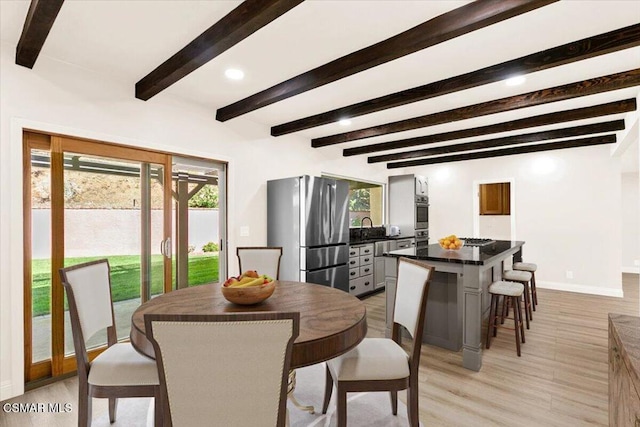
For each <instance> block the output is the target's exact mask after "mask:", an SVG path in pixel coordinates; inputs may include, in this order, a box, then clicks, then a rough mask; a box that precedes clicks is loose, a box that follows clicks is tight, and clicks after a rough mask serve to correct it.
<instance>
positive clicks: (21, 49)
mask: <svg viewBox="0 0 640 427" xmlns="http://www.w3.org/2000/svg"><path fill="white" fill-rule="evenodd" d="M63 3H64V0H31V4H30V5H29V11H28V12H27V17H26V18H25V20H24V26H23V27H22V34H20V40H18V46H17V47H16V64H18V65H22V66H23V67H27V68H33V66H34V65H35V63H36V60H37V59H38V55H40V51H41V50H42V46H44V42H45V41H46V40H47V36H48V35H49V31H51V27H53V23H54V22H55V20H56V17H57V16H58V12H60V8H61V7H62V4H63Z"/></svg>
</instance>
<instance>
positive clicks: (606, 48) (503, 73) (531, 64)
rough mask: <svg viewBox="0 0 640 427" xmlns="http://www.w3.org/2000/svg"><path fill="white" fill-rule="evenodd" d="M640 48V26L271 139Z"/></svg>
mask: <svg viewBox="0 0 640 427" xmlns="http://www.w3.org/2000/svg"><path fill="white" fill-rule="evenodd" d="M638 45H640V24H636V25H631V26H629V27H625V28H621V29H619V30H615V31H611V32H608V33H605V34H600V35H597V36H594V37H589V38H585V39H582V40H578V41H575V42H572V43H567V44H564V45H562V46H558V47H554V48H551V49H547V50H543V51H541V52H536V53H534V54H531V55H527V56H523V57H520V58H517V59H513V60H511V61H507V62H503V63H501V64H497V65H492V66H490V67H486V68H482V69H480V70H476V71H472V72H470V73H466V74H461V75H459V76H455V77H451V78H448V79H444V80H440V81H437V82H433V83H429V84H426V85H423V86H418V87H414V88H411V89H406V90H403V91H400V92H396V93H393V94H389V95H385V96H380V97H378V98H373V99H369V100H367V101H362V102H358V103H356V104H351V105H349V106H346V107H342V108H337V109H335V110H331V111H326V112H324V113H320V114H316V115H313V116H309V117H305V118H302V119H298V120H293V121H291V122H288V123H284V124H281V125H277V126H273V127H272V128H271V135H272V136H281V135H286V134H288V133H292V132H298V131H301V130H304V129H309V128H313V127H316V126H321V125H326V124H329V123H334V122H337V121H338V120H340V119H344V118H353V117H358V116H362V115H364V114H370V113H375V112H378V111H382V110H386V109H389V108H394V107H398V106H401V105H407V104H410V103H413V102H417V101H423V100H425V99H430V98H435V97H438V96H442V95H446V94H448V93H452V92H457V91H461V90H465V89H470V88H473V87H477V86H481V85H485V84H489V83H494V82H498V81H501V80H505V79H507V78H509V77H513V76H516V75H523V74H529V73H534V72H537V71H542V70H546V69H549V68H553V67H557V66H560V65H565V64H569V63H572V62H575V61H582V60H585V59H589V58H593V57H595V56H599V55H605V54H607V53H611V52H616V51H619V50H623V49H628V48H630V47H634V46H638Z"/></svg>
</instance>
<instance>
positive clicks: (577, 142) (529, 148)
mask: <svg viewBox="0 0 640 427" xmlns="http://www.w3.org/2000/svg"><path fill="white" fill-rule="evenodd" d="M615 142H616V136H615V135H614V134H611V135H603V136H591V137H588V138H580V139H571V140H567V141H561V142H550V143H547V144H536V145H525V146H521V147H512V148H505V149H501V150H489V151H480V152H474V153H464V154H455V155H452V156H441V157H430V158H428V159H416V160H405V161H402V162H395V163H387V169H397V168H406V167H410V166H424V165H433V164H438V163H448V162H460V161H463V160H476V159H488V158H492V157H501V156H511V155H514V154H525V153H537V152H540V151H551V150H562V149H565V148H579V147H589V146H593V145H601V144H613V143H615Z"/></svg>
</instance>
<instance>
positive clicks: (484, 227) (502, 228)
mask: <svg viewBox="0 0 640 427" xmlns="http://www.w3.org/2000/svg"><path fill="white" fill-rule="evenodd" d="M478 220H479V226H480V234H479V235H478V236H479V237H488V238H491V239H496V240H511V215H479V218H478Z"/></svg>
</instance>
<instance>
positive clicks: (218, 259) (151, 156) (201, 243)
mask: <svg viewBox="0 0 640 427" xmlns="http://www.w3.org/2000/svg"><path fill="white" fill-rule="evenodd" d="M23 167H24V186H23V193H24V224H25V228H24V242H25V249H24V259H25V265H24V272H25V274H24V279H25V285H24V290H25V292H24V301H25V305H24V313H25V314H24V325H25V376H26V381H27V382H31V381H34V380H37V379H41V378H55V377H57V376H60V375H63V374H65V373H67V372H72V371H74V370H75V369H76V368H75V359H74V357H73V354H74V348H73V337H72V331H71V327H70V320H69V311H68V304H67V301H66V295H65V293H64V290H63V287H62V284H61V282H60V277H59V273H58V270H59V269H60V268H62V267H67V266H70V265H75V264H79V263H82V262H87V261H91V260H95V259H101V258H106V259H108V260H109V264H110V267H111V290H112V298H113V307H114V314H115V318H116V326H117V334H118V339H120V340H123V339H127V338H128V337H129V330H130V326H131V314H132V313H133V311H134V310H135V309H136V308H138V307H139V306H140V304H142V303H144V302H145V301H147V300H149V299H151V298H153V297H155V296H157V295H160V294H162V293H164V292H169V291H171V290H173V289H178V288H184V287H188V286H195V285H202V284H206V283H214V282H218V279H219V277H223V276H226V259H227V257H226V226H225V223H226V221H225V219H226V213H225V212H226V211H225V207H226V205H225V199H226V192H225V190H226V185H225V178H226V164H224V163H220V162H215V161H212V160H204V159H195V158H188V157H176V156H173V155H171V154H168V153H161V152H154V151H148V150H140V149H135V148H131V147H124V146H120V145H113V144H107V143H100V142H95V141H87V140H82V139H77V138H71V137H63V136H57V135H47V134H43V133H35V132H25V134H24V165H23ZM105 344H106V331H101V332H99V333H98V334H96V335H95V336H94V337H91V338H90V340H89V342H88V348H89V349H90V352H91V354H90V357H91V355H97V354H98V353H99V352H100V351H101V350H102V349H103V348H104V346H105Z"/></svg>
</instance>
